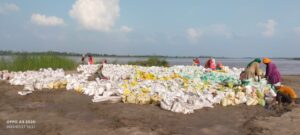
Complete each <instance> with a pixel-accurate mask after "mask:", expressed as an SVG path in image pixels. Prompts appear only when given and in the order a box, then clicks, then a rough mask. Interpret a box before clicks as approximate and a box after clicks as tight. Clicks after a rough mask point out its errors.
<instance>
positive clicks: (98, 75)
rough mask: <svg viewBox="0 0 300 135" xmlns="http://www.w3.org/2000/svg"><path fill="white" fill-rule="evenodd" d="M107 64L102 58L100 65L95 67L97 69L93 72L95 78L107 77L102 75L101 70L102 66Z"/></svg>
mask: <svg viewBox="0 0 300 135" xmlns="http://www.w3.org/2000/svg"><path fill="white" fill-rule="evenodd" d="M105 64H107V60H103V61H102V64H101V65H100V67H99V68H98V69H97V71H96V72H95V79H96V78H97V77H98V78H99V79H108V77H106V76H104V75H103V73H102V71H103V67H104V65H105Z"/></svg>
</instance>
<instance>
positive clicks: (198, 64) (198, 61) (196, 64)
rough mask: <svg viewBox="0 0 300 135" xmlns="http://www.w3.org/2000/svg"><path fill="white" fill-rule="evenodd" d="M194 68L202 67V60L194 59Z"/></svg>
mask: <svg viewBox="0 0 300 135" xmlns="http://www.w3.org/2000/svg"><path fill="white" fill-rule="evenodd" d="M193 66H200V59H199V58H194V59H193Z"/></svg>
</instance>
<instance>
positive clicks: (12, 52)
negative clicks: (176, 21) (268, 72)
mask: <svg viewBox="0 0 300 135" xmlns="http://www.w3.org/2000/svg"><path fill="white" fill-rule="evenodd" d="M19 54H27V55H47V54H50V55H59V56H79V57H80V56H82V54H80V53H74V52H57V51H47V52H27V51H22V52H19V51H0V56H7V55H19ZM86 54H91V55H92V56H94V57H116V58H120V57H128V58H149V57H160V58H195V57H199V58H210V57H213V56H164V55H115V54H97V53H86ZM214 58H217V59H254V58H255V57H214ZM272 59H287V60H300V57H291V58H287V57H273V58H272Z"/></svg>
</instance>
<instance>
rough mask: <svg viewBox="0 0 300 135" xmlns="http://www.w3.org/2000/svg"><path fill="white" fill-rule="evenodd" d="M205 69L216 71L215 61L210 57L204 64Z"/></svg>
mask: <svg viewBox="0 0 300 135" xmlns="http://www.w3.org/2000/svg"><path fill="white" fill-rule="evenodd" d="M205 68H210V69H212V70H216V60H215V59H213V58H211V57H210V58H209V59H208V60H207V62H206V63H205Z"/></svg>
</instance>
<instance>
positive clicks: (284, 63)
mask: <svg viewBox="0 0 300 135" xmlns="http://www.w3.org/2000/svg"><path fill="white" fill-rule="evenodd" d="M69 58H70V59H73V60H75V61H76V62H80V61H81V58H80V57H69ZM94 59H95V62H100V61H102V60H103V59H106V60H108V62H109V63H112V62H116V63H118V64H126V63H128V62H129V61H141V60H147V58H136V57H95V58H94ZM166 60H167V61H168V62H169V64H170V66H173V65H191V64H192V59H191V58H166ZM200 60H201V65H202V66H203V65H204V64H205V62H206V61H207V58H202V59H200ZM252 60H253V59H248V58H221V59H216V61H221V62H222V64H223V65H224V66H229V67H238V68H243V67H245V66H247V64H248V63H249V62H251V61H252ZM272 61H273V62H274V63H275V64H276V65H277V67H278V69H279V70H280V72H281V74H283V75H300V68H299V67H300V60H291V59H272ZM261 68H263V69H265V65H264V64H261Z"/></svg>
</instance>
